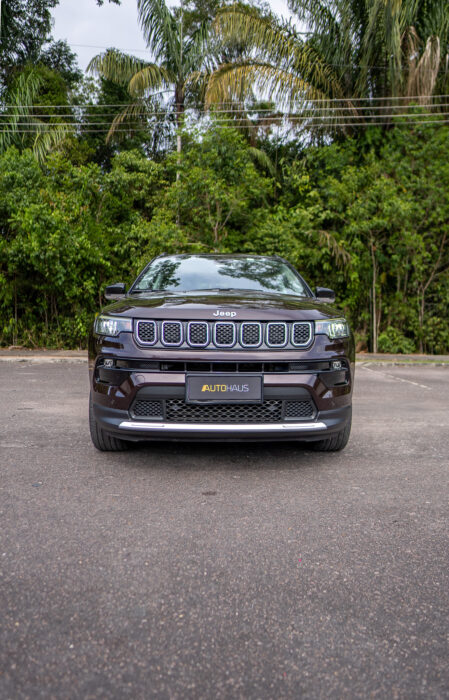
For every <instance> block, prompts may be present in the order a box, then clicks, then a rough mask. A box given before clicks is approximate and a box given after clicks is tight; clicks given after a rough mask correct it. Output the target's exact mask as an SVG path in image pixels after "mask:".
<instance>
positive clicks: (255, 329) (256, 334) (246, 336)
mask: <svg viewBox="0 0 449 700" xmlns="http://www.w3.org/2000/svg"><path fill="white" fill-rule="evenodd" d="M260 335H261V332H260V326H259V324H258V323H242V344H243V345H260V342H261V337H260Z"/></svg>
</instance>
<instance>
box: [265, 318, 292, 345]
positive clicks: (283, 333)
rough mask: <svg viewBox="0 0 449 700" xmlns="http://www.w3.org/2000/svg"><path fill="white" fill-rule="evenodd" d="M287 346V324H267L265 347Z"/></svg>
mask: <svg viewBox="0 0 449 700" xmlns="http://www.w3.org/2000/svg"><path fill="white" fill-rule="evenodd" d="M286 344H287V324H286V323H268V324H267V345H270V346H271V347H272V348H274V347H278V348H279V347H283V346H284V345H286Z"/></svg>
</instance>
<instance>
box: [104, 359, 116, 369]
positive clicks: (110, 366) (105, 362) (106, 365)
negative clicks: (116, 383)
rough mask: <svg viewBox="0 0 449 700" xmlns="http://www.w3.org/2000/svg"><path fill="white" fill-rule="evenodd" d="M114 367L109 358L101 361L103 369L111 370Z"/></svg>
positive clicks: (112, 361)
mask: <svg viewBox="0 0 449 700" xmlns="http://www.w3.org/2000/svg"><path fill="white" fill-rule="evenodd" d="M114 365H115V362H114V360H111V359H110V358H109V357H107V358H106V359H105V360H103V367H105V368H106V369H112V368H113V367H114Z"/></svg>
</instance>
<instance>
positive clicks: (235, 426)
mask: <svg viewBox="0 0 449 700" xmlns="http://www.w3.org/2000/svg"><path fill="white" fill-rule="evenodd" d="M118 427H119V428H121V429H122V430H168V431H191V432H197V431H210V432H234V431H240V432H245V433H261V432H283V431H284V432H288V431H290V430H291V431H298V430H299V431H301V430H303V431H309V430H326V428H327V425H326V423H320V422H318V423H305V422H302V423H258V424H255V425H253V424H252V423H163V422H162V421H158V422H156V421H154V422H151V423H150V422H146V421H132V420H124V421H122V422H121V423H120V424H119V426H118Z"/></svg>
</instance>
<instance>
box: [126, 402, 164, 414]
mask: <svg viewBox="0 0 449 700" xmlns="http://www.w3.org/2000/svg"><path fill="white" fill-rule="evenodd" d="M132 414H133V415H134V416H136V417H137V418H162V401H143V400H141V399H139V401H136V403H135V404H134V406H133V408H132Z"/></svg>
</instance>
